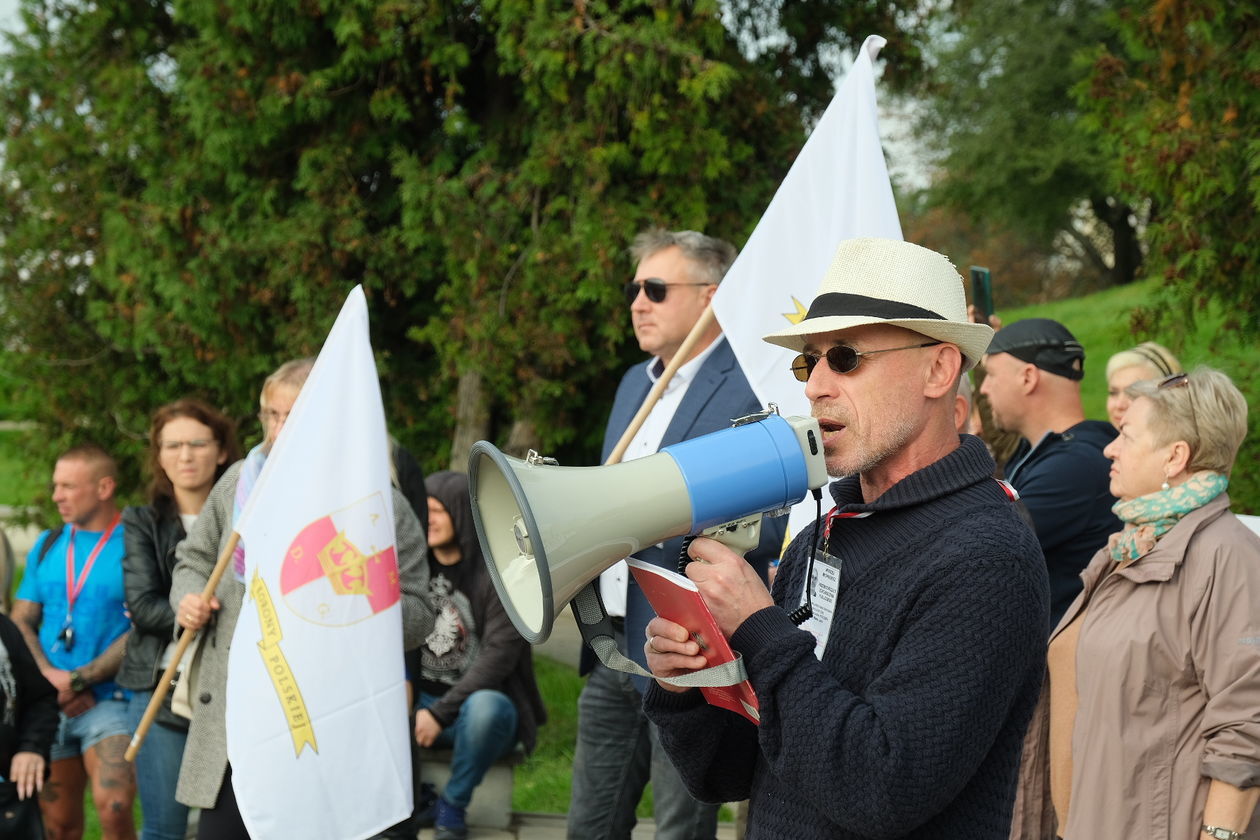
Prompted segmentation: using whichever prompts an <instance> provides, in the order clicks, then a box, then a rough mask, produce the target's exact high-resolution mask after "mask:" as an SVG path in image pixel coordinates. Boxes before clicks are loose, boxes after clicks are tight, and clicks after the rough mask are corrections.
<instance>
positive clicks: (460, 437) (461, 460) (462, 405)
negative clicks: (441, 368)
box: [451, 370, 490, 472]
mask: <svg viewBox="0 0 1260 840" xmlns="http://www.w3.org/2000/svg"><path fill="white" fill-rule="evenodd" d="M489 434H490V411H489V409H488V408H487V406H486V392H485V382H484V380H483V379H482V376H481V373H480V372H479V371H475V370H468V371H464V372H463V373H461V374H460V375H459V387H458V388H457V389H456V391H455V435H454V437H453V438H452V440H451V469H452V470H455V471H456V472H467V471H468V453H469V452H470V451H472V447H473V444H474V443H476V442H477V441H479V440H485V439H486V437H488V436H489Z"/></svg>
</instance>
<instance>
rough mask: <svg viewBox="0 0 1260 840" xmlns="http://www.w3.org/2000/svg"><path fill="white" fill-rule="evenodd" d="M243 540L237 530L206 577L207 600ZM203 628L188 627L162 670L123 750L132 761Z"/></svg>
mask: <svg viewBox="0 0 1260 840" xmlns="http://www.w3.org/2000/svg"><path fill="white" fill-rule="evenodd" d="M240 540H241V535H240V534H238V533H236V532H235V531H233V532H232V536H231V537H229V538H228V542H227V545H226V546H224V547H223V553H222V554H220V555H219V562H217V563H215V564H214V571H212V572H211V573H210V579H209V580H207V581H206V587H205V589H203V590H201V597H202V598H203V599H205V600H206V601H209V600H210V599H211V598H213V597H214V590H215V589H217V588H218V586H219V579H220V578H222V577H223V573H224V572H225V571H226V570H227V567H228V563H229V562H231V560H232V552H234V551H236V544H237V543H238V542H240ZM200 632H201V631H200V630H198V631H196V632H191V631H187V630H186V631H184V632H183V633H181V634H180V636H179V642H178V644H176V646H175V654H174V655H173V656H172V657H171V661H170V664H168V665H167V666H166V671H165V672H164V673H163V674H162V678H161V679H160V680H158V684H157V685H156V686H154V688H153V697H152V699H150V700H149V706H148V708H146V709H145V710H144V717H142V718H140V725H139V726H137V727H136V734H135V735H132V736H131V743H130V744H129V745H128V746H127V751H126V752H125V753H123V758H125V759H127V760H128V761H135V760H136V753H137V752H139V751H140V745H141V744H143V743H144V737H145V735H147V734H148V733H149V727H151V726H152V725H153V719H154V718H155V717H157V713H158V709H159V708H161V706H162V701H163V700H165V699H166V695H167V693H168V692H169V691H170V690H171V680H173V679H174V678H175V672H176V670H178V669H179V663H180V662H181V661H183V659H184V651H186V650H188V646H189V645H190V644H192V640H193V639H195V638H196V637H197V634H198V633H200Z"/></svg>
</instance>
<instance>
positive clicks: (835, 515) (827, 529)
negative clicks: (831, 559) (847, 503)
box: [823, 508, 874, 540]
mask: <svg viewBox="0 0 1260 840" xmlns="http://www.w3.org/2000/svg"><path fill="white" fill-rule="evenodd" d="M873 514H874V511H870V510H864V511H861V512H854V513H841V512H840V508H832V509H831V513H828V514H827V521H826V524H825V525H824V526H823V539H824V540H829V539H831V526H832V525H833V524H834V523H835V521H836V520H837V519H865V518H866V517H868V516H871V515H873Z"/></svg>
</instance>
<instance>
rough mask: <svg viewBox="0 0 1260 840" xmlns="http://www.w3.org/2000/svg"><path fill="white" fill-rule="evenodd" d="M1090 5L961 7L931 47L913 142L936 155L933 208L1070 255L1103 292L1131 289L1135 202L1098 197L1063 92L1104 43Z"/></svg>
mask: <svg viewBox="0 0 1260 840" xmlns="http://www.w3.org/2000/svg"><path fill="white" fill-rule="evenodd" d="M1105 8H1106V7H1105V4H1103V3H1100V2H1097V0H1068V2H1057V0H1029V1H1028V2H1024V0H994V2H986V3H967V4H963V5H961V6H960V7H958V8H957V10H956V12H955V14H954V15H953V16H952V21H951V26H952V31H951V32H949V33H948V34H947V35H946V36H945V37H941V38H938V40H937V44H938V46H937V47H936V48H935V49H934V51H933V54H932V57H931V64H930V67H929V69H928V71H927V72H926V73H925V75H924V79H925V84H924V87H923V89H922V94H923V97H924V109H923V111H922V115H921V118H920V119H919V121H918V125H917V131H916V133H917V134H918V136H919V137H920V139H921V140H922V141H923V142H924V143H925V144H926V145H927V147H928V148H929V149H931V150H933V152H934V153H935V155H936V156H937V159H938V163H939V174H938V178H937V180H936V181H935V183H934V184H933V185H932V187H931V188H930V190H929V197H930V199H931V201H932V202H933V203H934V204H937V205H940V206H946V207H949V208H953V209H955V210H959V211H962V212H965V213H967V214H968V215H970V216H971V217H972V218H973V219H976V220H978V221H982V222H986V223H989V224H996V225H999V226H1001V227H1005V228H1008V229H1009V230H1010V232H1011V233H1012V235H1014V236H1016V237H1017V238H1019V239H1022V240H1030V241H1035V242H1038V243H1040V250H1041V252H1042V253H1043V255H1044V257H1045V258H1046V259H1050V258H1051V257H1054V256H1058V257H1059V260H1060V261H1062V258H1063V257H1064V256H1067V257H1070V258H1071V259H1072V260H1073V261H1074V262H1075V263H1076V264H1077V265H1078V266H1079V269H1078V270H1080V271H1081V272H1082V273H1084V274H1087V275H1090V276H1093V277H1095V278H1097V280H1098V282H1100V284H1103V285H1110V284H1116V283H1127V282H1129V281H1131V280H1132V279H1133V278H1134V276H1135V273H1136V272H1137V270H1138V269H1139V267H1140V265H1141V261H1142V251H1141V247H1140V241H1139V237H1138V224H1137V223H1138V218H1137V214H1136V213H1135V210H1134V208H1135V207H1140V206H1142V202H1141V201H1140V199H1141V197H1140V196H1136V197H1130V198H1129V200H1125V199H1123V198H1121V197H1120V196H1119V194H1118V193H1116V192H1115V191H1114V190H1111V189H1109V186H1110V183H1109V180H1108V179H1107V177H1106V155H1105V152H1104V148H1103V144H1102V143H1101V142H1100V140H1099V138H1098V137H1097V135H1096V134H1094V133H1093V132H1092V131H1090V130H1089V126H1088V124H1087V123H1086V122H1085V121H1084V120H1083V119H1082V114H1081V109H1080V108H1079V107H1078V106H1077V104H1076V102H1075V101H1074V100H1073V98H1072V94H1071V90H1072V86H1073V85H1074V84H1076V83H1077V82H1079V81H1080V79H1081V78H1082V77H1083V76H1084V73H1085V69H1084V68H1083V67H1082V66H1081V65H1080V64H1079V63H1077V62H1075V61H1074V60H1073V57H1074V56H1075V55H1076V54H1077V53H1078V52H1079V51H1080V50H1082V49H1084V48H1088V47H1090V46H1092V45H1094V44H1097V43H1099V42H1101V41H1105V40H1107V39H1109V38H1112V37H1113V35H1112V33H1111V28H1110V26H1109V24H1108V18H1107V16H1106V14H1105Z"/></svg>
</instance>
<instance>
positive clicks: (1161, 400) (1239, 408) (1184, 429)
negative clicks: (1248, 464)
mask: <svg viewBox="0 0 1260 840" xmlns="http://www.w3.org/2000/svg"><path fill="white" fill-rule="evenodd" d="M1183 376H1185V384H1177V383H1175V382H1172V381H1169V380H1170V379H1171V377H1167V378H1165V379H1162V380H1149V379H1148V380H1143V381H1141V382H1135V383H1133V384H1132V385H1130V386H1129V387H1128V388H1126V389H1125V391H1124V392H1125V393H1126V394H1128V395H1129V397H1130V398H1132V399H1137V398H1138V397H1143V398H1145V399H1148V400H1150V401H1151V403H1152V407H1153V410H1152V411H1151V430H1152V431H1153V432H1154V433H1155V438H1156V440H1157V441H1159V445H1160V446H1166V445H1167V444H1169V443H1172V442H1173V441H1178V440H1184V441H1185V442H1186V444H1187V445H1188V446H1189V447H1190V463H1189V465H1188V469H1189V470H1190V471H1192V472H1193V471H1197V470H1215V471H1216V472H1219V473H1224V474H1226V475H1229V472H1230V470H1232V469H1233V467H1234V458H1236V457H1237V456H1238V447H1240V446H1242V442H1243V438H1245V437H1246V436H1247V400H1246V399H1245V398H1244V397H1243V395H1242V392H1241V391H1239V390H1238V388H1237V386H1235V385H1234V383H1233V382H1232V381H1231V380H1230V378H1229V377H1228V376H1226V375H1225V374H1223V373H1221V372H1220V371H1219V370H1213V369H1212V368H1209V367H1197V368H1195V369H1194V370H1192V371H1191V372H1190V373H1187V374H1183ZM1165 383H1167V384H1166V385H1165Z"/></svg>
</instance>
